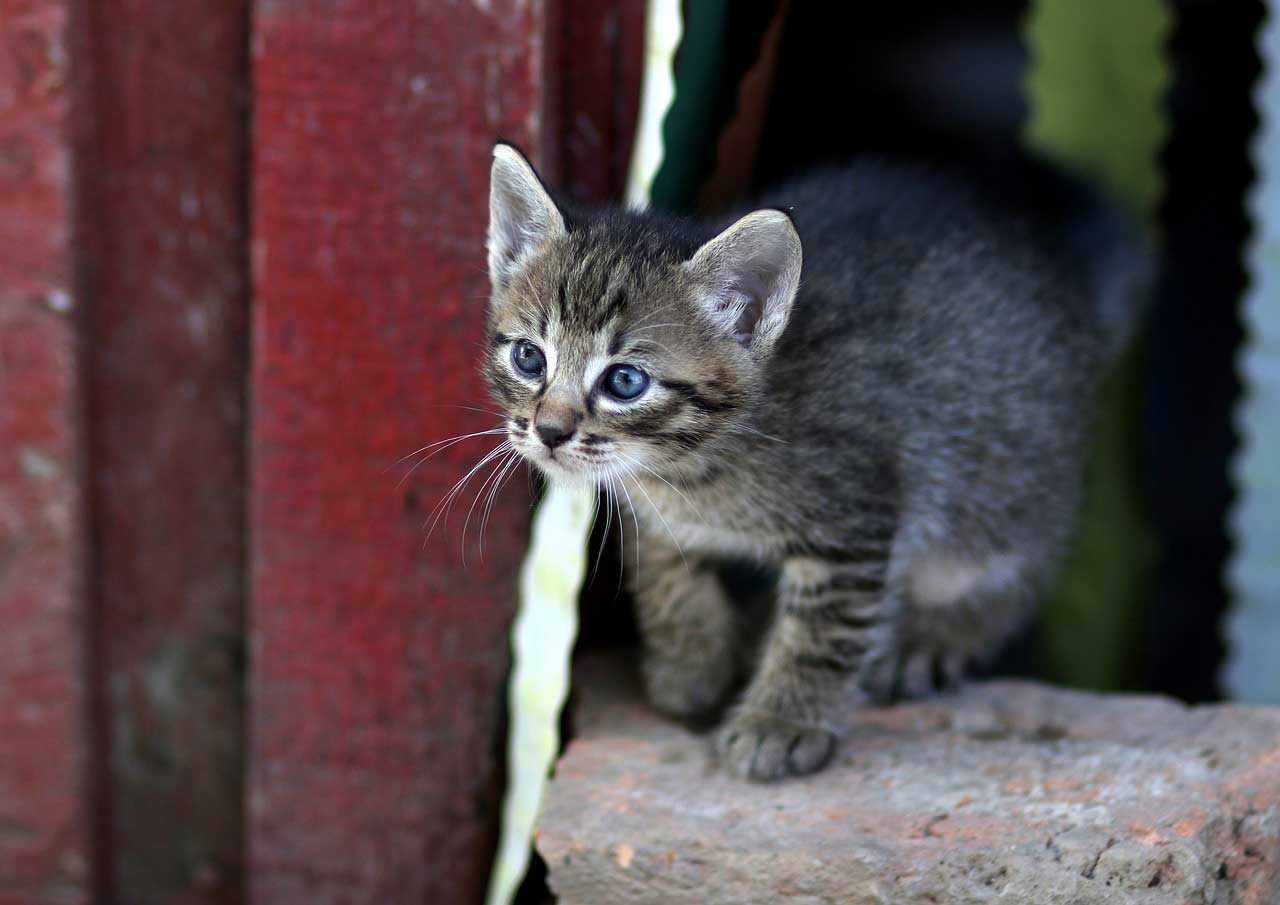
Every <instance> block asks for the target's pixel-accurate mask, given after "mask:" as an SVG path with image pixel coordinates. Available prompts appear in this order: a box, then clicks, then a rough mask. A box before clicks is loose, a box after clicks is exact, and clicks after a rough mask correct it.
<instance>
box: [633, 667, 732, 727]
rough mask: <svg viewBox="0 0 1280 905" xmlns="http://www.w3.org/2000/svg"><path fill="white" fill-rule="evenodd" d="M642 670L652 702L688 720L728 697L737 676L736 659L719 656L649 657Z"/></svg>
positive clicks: (655, 706) (660, 709)
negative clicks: (701, 658) (705, 657)
mask: <svg viewBox="0 0 1280 905" xmlns="http://www.w3.org/2000/svg"><path fill="white" fill-rule="evenodd" d="M641 673H642V674H643V676H644V688H645V694H646V695H647V696H648V698H649V703H651V704H652V705H653V706H654V708H655V709H657V710H659V711H661V712H662V713H665V714H667V715H668V716H673V717H676V718H677V719H684V720H687V719H697V718H699V717H705V716H707V715H709V714H711V713H713V712H714V711H715V710H716V709H717V708H719V706H720V705H721V704H723V703H724V701H725V698H726V697H728V695H729V690H730V686H732V685H733V681H734V678H735V669H734V666H733V663H732V661H731V660H728V659H727V658H716V657H708V658H707V659H705V660H700V661H696V662H689V661H687V660H673V659H667V658H663V657H655V656H648V657H646V658H645V659H644V662H643V664H642V665H641Z"/></svg>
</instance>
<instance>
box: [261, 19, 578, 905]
mask: <svg viewBox="0 0 1280 905" xmlns="http://www.w3.org/2000/svg"><path fill="white" fill-rule="evenodd" d="M548 7H549V3H547V2H530V3H516V2H507V0H493V2H490V3H475V4H465V5H453V4H439V3H421V4H394V5H388V6H385V7H376V6H375V7H371V6H369V5H368V4H363V3H358V2H355V0H327V2H323V3H321V2H303V3H279V2H260V3H258V4H257V5H256V8H255V15H254V33H253V47H254V58H253V78H254V88H255V93H254V123H253V134H254V149H253V174H252V175H253V195H252V211H253V266H254V300H253V320H252V325H253V330H254V346H253V358H252V375H253V381H252V384H253V391H252V406H251V410H252V413H253V415H252V417H253V421H252V427H251V451H250V469H251V484H252V489H253V494H252V505H251V515H250V523H251V534H252V558H251V581H250V587H251V620H250V622H251V630H250V640H251V646H250V655H251V687H250V700H251V701H252V715H251V730H250V749H249V752H250V787H249V796H250V799H249V800H250V809H249V828H250V837H249V866H250V875H251V882H250V899H251V901H253V902H257V903H261V905H276V903H285V902H339V901H340V902H348V903H361V902H367V903H378V905H382V903H385V902H389V901H398V902H459V903H462V902H468V901H478V899H479V897H480V895H481V894H482V892H483V887H484V881H485V878H486V875H487V871H488V866H489V860H490V858H491V855H492V847H493V844H494V830H495V821H496V816H497V810H498V804H499V797H498V782H497V780H498V779H499V774H500V753H501V750H502V734H501V733H502V727H501V721H500V703H501V700H502V692H501V689H502V680H503V677H504V674H505V671H506V668H507V660H508V647H507V640H506V639H507V629H508V623H509V618H510V615H511V612H512V606H513V602H514V599H513V598H514V587H515V574H516V570H517V566H518V563H519V560H520V557H521V554H522V552H523V549H524V542H525V534H526V530H527V488H526V482H525V480H524V478H523V476H519V477H518V478H517V479H516V480H513V481H512V482H511V483H510V484H509V485H508V489H507V490H506V491H505V492H503V493H501V494H499V497H498V500H497V503H496V504H495V507H494V512H493V516H492V518H491V519H490V520H489V522H488V526H487V532H486V535H485V538H484V555H483V558H481V557H480V556H479V554H478V548H477V543H476V538H477V521H478V516H476V517H473V518H472V519H471V523H470V528H469V534H468V537H467V539H466V540H467V544H468V550H467V559H466V562H465V563H464V561H463V557H462V550H461V547H462V544H463V541H464V538H463V536H462V529H463V524H464V517H465V515H466V511H467V509H468V507H469V506H470V505H471V500H472V496H473V494H474V493H475V491H476V490H477V489H478V487H479V486H480V481H481V480H483V475H482V476H481V478H480V479H478V480H475V481H473V482H472V483H471V484H470V485H468V489H467V492H465V493H464V494H463V496H462V498H461V502H460V504H459V506H458V507H457V511H455V513H454V515H453V517H452V518H451V519H450V520H449V521H448V522H447V523H442V525H441V526H440V527H438V528H437V529H436V532H435V534H433V535H432V536H431V538H430V540H429V541H428V542H427V543H426V544H425V545H424V539H423V534H424V533H423V525H424V522H425V521H426V520H427V519H428V518H429V516H430V514H431V511H432V508H433V507H434V506H435V505H436V504H437V503H438V502H439V501H440V500H441V499H442V498H443V497H444V496H445V494H446V492H447V491H448V490H449V488H450V487H451V486H452V485H453V483H454V482H455V481H457V480H458V479H459V478H460V477H462V475H463V474H464V473H465V471H466V469H467V468H468V467H469V466H470V465H471V464H472V463H474V462H475V461H476V460H477V459H478V458H479V456H480V455H481V454H482V453H483V452H485V451H486V450H488V449H490V448H492V447H493V446H494V445H496V440H494V441H493V442H488V443H486V442H484V441H485V440H489V439H492V438H481V439H479V440H469V441H465V442H463V443H460V444H459V445H458V446H456V447H453V448H451V449H449V450H447V451H445V452H443V453H441V454H440V455H439V456H437V457H435V458H433V459H431V460H430V461H428V462H425V463H424V464H422V465H421V467H419V468H417V469H416V470H414V471H413V474H412V476H411V477H410V478H408V479H407V480H405V481H404V483H403V484H398V481H399V479H400V477H401V475H402V474H403V472H404V471H405V470H406V469H405V468H399V469H394V470H392V471H388V470H387V468H388V466H391V465H392V464H393V463H395V462H396V460H397V459H399V458H400V457H401V456H404V455H405V454H407V453H411V452H412V451H413V450H415V449H417V448H419V447H421V446H423V445H424V444H427V443H430V442H432V441H434V440H438V439H441V438H443V437H449V436H452V435H455V434H460V433H464V432H467V431H474V430H478V429H481V428H485V427H489V426H492V425H493V424H495V423H496V420H497V419H495V418H492V417H490V416H489V415H487V414H483V413H476V412H474V411H469V410H468V409H466V408H458V407H455V406H478V407H480V408H489V407H490V406H489V405H488V403H487V397H486V395H485V392H484V390H483V388H482V385H481V381H480V378H479V375H478V372H477V357H478V355H479V354H480V350H481V348H482V345H481V344H482V341H483V322H484V318H485V298H486V295H487V283H486V277H485V265H484V251H483V241H484V229H485V223H486V220H487V187H488V172H489V165H490V159H491V157H490V152H491V148H492V144H493V141H494V139H495V138H497V137H499V136H503V137H506V138H509V139H511V140H514V141H516V142H518V143H520V144H521V145H522V146H523V147H524V148H525V149H526V150H528V151H529V152H530V153H531V154H532V155H533V156H534V157H535V159H536V158H539V157H541V156H542V154H543V152H544V151H545V150H546V149H547V147H548V143H549V139H548V133H549V131H550V129H551V123H550V121H549V119H548V117H547V116H546V115H545V111H546V110H547V108H548V107H549V106H551V104H550V100H549V96H548V93H549V92H550V91H551V90H552V88H551V87H550V86H551V85H553V84H554V82H553V81H552V79H550V78H548V73H547V72H546V71H545V70H546V69H547V68H549V67H548V58H547V56H546V52H545V51H546V42H547V28H548V22H549V21H550V20H551V14H552V12H553V11H552V10H550V9H549V8H548ZM412 461H413V460H412V459H411V460H410V462H412Z"/></svg>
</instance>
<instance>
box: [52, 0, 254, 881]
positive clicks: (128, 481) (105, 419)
mask: <svg viewBox="0 0 1280 905" xmlns="http://www.w3.org/2000/svg"><path fill="white" fill-rule="evenodd" d="M80 27H81V28H82V30H83V46H82V49H81V53H80V55H79V57H78V58H77V60H76V63H77V67H78V70H79V71H80V72H81V73H82V74H83V75H84V77H83V78H82V79H81V80H80V83H79V84H80V88H81V90H82V92H83V106H84V109H85V118H86V121H87V123H86V132H85V136H84V138H85V140H84V141H83V143H82V146H81V148H80V150H81V156H80V159H79V161H78V172H79V173H80V180H79V185H80V190H81V199H80V202H81V203H80V226H81V236H82V239H83V242H82V243H81V245H80V248H79V251H80V252H81V253H82V254H83V256H84V257H83V264H84V268H83V272H84V273H85V274H86V277H87V279H86V291H87V293H88V296H89V300H90V302H89V304H88V306H87V319H86V324H87V329H88V333H89V337H90V340H91V341H90V342H88V343H87V344H86V350H87V356H88V358H87V364H88V367H89V369H90V379H89V381H88V383H87V386H88V388H89V396H88V404H89V416H90V417H89V422H88V436H89V465H90V485H89V486H90V491H91V493H92V495H93V504H92V510H93V538H94V573H95V575H94V577H95V588H94V595H95V599H96V605H97V607H98V608H99V613H100V615H99V618H98V627H99V630H100V632H101V637H100V640H99V646H100V651H101V676H102V680H103V682H104V692H105V704H106V714H105V717H104V719H105V726H106V730H107V732H106V735H107V738H108V739H109V740H110V758H109V766H108V767H107V773H106V779H107V782H106V784H105V788H106V798H105V801H104V804H105V806H106V811H105V812H104V815H107V819H106V820H105V824H106V828H107V830H108V832H109V835H110V852H111V863H110V865H109V866H107V867H106V873H107V876H108V878H109V880H110V881H111V886H112V887H113V891H114V895H115V896H116V898H117V900H118V901H121V902H148V903H156V905H160V903H166V902H169V903H176V902H179V901H180V902H182V903H184V905H197V903H210V905H212V903H215V902H217V903H228V902H234V901H238V900H239V898H240V892H239V890H240V887H241V883H242V878H241V864H240V862H241V852H242V848H243V831H242V825H243V808H242V801H243V775H242V774H243V769H242V763H243V745H242V742H243V708H242V703H241V702H242V700H243V681H244V680H243V674H242V671H243V663H244V656H243V645H244V632H243V619H242V612H243V581H244V571H243V565H242V562H243V535H244V428H245V424H244V414H243V412H244V404H243V398H244V393H245V387H244V378H245V368H246V366H247V362H246V358H247V350H248V341H247V308H248V304H247V277H248V273H247V269H248V265H247V262H248V257H247V249H246V247H245V243H246V239H247V236H246V234H247V223H246V217H247V213H246V210H245V201H246V198H245V176H246V173H245V171H246V168H247V165H246V163H245V151H246V148H245V141H246V130H247V125H248V110H247V104H246V102H247V92H248V84H247V77H248V0H194V2H185V3H181V4H176V5H175V4H172V3H169V2H167V0H130V2H124V0H95V2H93V3H88V4H84V5H83V13H82V22H81V23H80Z"/></svg>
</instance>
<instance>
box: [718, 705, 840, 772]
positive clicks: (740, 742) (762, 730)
mask: <svg viewBox="0 0 1280 905" xmlns="http://www.w3.org/2000/svg"><path fill="white" fill-rule="evenodd" d="M835 750H836V737H835V735H834V734H832V733H831V732H828V731H827V730H826V729H819V728H818V727H816V726H804V725H800V724H798V723H791V722H787V721H785V720H779V719H775V718H772V717H758V716H745V715H739V716H737V717H734V718H733V719H732V720H731V721H730V722H729V723H728V725H726V726H725V727H724V728H722V729H721V730H720V731H719V733H718V734H717V736H716V753H717V754H718V755H719V758H720V763H721V764H722V765H723V766H724V768H725V770H726V771H728V772H729V773H730V774H732V775H734V776H737V777H740V778H742V779H752V780H755V781H757V782H772V781H774V780H778V779H782V778H783V777H785V776H788V775H792V776H802V775H804V774H806V773H816V772H817V771H819V770H821V769H822V768H823V767H825V766H826V765H827V761H829V760H831V755H832V754H833V753H834V752H835Z"/></svg>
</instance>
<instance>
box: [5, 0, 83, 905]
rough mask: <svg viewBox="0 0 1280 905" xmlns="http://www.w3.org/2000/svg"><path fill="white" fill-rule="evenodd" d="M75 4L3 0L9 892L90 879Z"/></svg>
mask: <svg viewBox="0 0 1280 905" xmlns="http://www.w3.org/2000/svg"><path fill="white" fill-rule="evenodd" d="M69 18H70V3H68V2H66V0H29V2H25V3H20V4H14V3H3V2H0V84H2V85H3V86H4V89H3V94H4V102H3V104H0V903H2V905H19V903H21V905H53V903H59V905H61V903H67V902H83V901H85V900H86V899H87V897H88V893H89V886H90V878H89V872H90V863H89V839H90V833H89V828H88V808H87V807H86V799H85V793H86V791H87V789H86V783H85V782H84V780H83V776H82V772H81V771H82V769H84V768H85V767H86V766H88V765H89V763H90V758H89V756H88V755H89V745H88V733H87V732H86V730H85V722H84V719H83V717H84V715H85V713H86V711H87V705H86V699H85V696H86V688H85V681H84V659H83V654H84V645H83V643H82V635H81V632H80V629H81V626H82V625H83V624H84V620H85V616H86V611H85V607H84V606H83V602H84V593H83V592H84V581H83V576H82V573H83V558H84V532H83V530H82V515H81V513H82V500H83V494H82V493H81V481H80V469H81V460H80V440H81V436H82V432H81V423H80V417H79V412H80V403H79V395H80V389H79V384H80V375H81V368H80V357H79V341H78V336H77V322H76V321H77V298H76V293H75V285H74V270H75V268H74V260H73V255H72V219H73V211H72V157H73V155H72V148H71V136H72V122H71V119H72V104H71V92H70V84H71V78H70V71H69V66H68V60H69V58H70V48H69V47H68V34H69V27H68V26H69Z"/></svg>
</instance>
